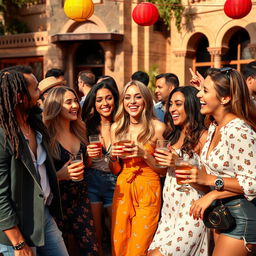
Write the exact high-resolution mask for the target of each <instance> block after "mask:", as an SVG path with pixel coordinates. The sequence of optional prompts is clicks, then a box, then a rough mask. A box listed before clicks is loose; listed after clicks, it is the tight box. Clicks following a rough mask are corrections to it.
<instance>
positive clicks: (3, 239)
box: [0, 66, 68, 256]
mask: <svg viewBox="0 0 256 256" xmlns="http://www.w3.org/2000/svg"><path fill="white" fill-rule="evenodd" d="M39 95H40V90H39V89H38V82H37V80H36V78H35V76H34V75H33V74H32V71H31V69H30V68H28V67H24V66H16V67H12V68H8V69H5V70H2V71H0V254H1V253H2V254H3V255H4V256H13V255H15V256H32V255H38V256H41V255H42V256H68V253H67V250H66V247H65V244H64V242H63V239H62V236H61V232H60V231H59V229H58V228H57V225H56V223H55V221H54V219H53V217H52V213H53V212H54V213H56V214H58V215H59V214H61V206H60V198H59V188H58V182H57V178H56V172H55V169H54V166H53V163H52V159H51V158H50V156H49V153H48V147H47V140H48V139H49V138H48V137H47V131H46V128H45V127H44V125H43V123H42V121H41V119H40V115H39V118H38V111H37V107H36V104H37V100H38V98H39ZM50 212H51V213H50Z"/></svg>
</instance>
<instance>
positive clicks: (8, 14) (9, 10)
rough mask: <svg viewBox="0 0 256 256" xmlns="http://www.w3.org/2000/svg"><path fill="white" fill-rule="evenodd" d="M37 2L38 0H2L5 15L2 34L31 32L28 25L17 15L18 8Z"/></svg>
mask: <svg viewBox="0 0 256 256" xmlns="http://www.w3.org/2000/svg"><path fill="white" fill-rule="evenodd" d="M36 2H37V0H0V12H1V13H2V15H3V22H0V35H1V34H2V35H6V34H17V33H26V32H29V30H28V26H27V25H26V24H25V23H24V22H22V21H20V20H19V19H18V17H17V16H18V13H19V11H18V8H21V7H22V6H24V5H25V4H28V3H36ZM1 13H0V14H1Z"/></svg>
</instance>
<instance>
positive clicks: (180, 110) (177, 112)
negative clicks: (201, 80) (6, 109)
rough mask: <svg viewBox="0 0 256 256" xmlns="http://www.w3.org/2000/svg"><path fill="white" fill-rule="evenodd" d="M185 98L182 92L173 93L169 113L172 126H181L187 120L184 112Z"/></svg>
mask: <svg viewBox="0 0 256 256" xmlns="http://www.w3.org/2000/svg"><path fill="white" fill-rule="evenodd" d="M184 104H185V97H184V95H183V93H182V92H175V93H174V94H173V95H172V97H171V99H170V108H169V113H170V114H171V117H172V120H173V123H174V125H176V126H183V125H185V123H186V120H187V114H186V112H185V107H184Z"/></svg>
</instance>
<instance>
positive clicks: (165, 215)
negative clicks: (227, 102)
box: [148, 86, 208, 256]
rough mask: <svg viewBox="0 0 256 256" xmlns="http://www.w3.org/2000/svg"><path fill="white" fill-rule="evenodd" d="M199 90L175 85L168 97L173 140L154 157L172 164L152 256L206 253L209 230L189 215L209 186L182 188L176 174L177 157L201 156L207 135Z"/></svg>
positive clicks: (167, 118)
mask: <svg viewBox="0 0 256 256" xmlns="http://www.w3.org/2000/svg"><path fill="white" fill-rule="evenodd" d="M197 93H198V90H197V89H196V88H194V87H192V86H183V87H178V88H175V89H174V90H173V91H172V92H171V94H170V96H169V99H168V102H167V108H166V109H167V110H168V112H167V113H166V118H165V119H166V123H167V127H168V128H167V130H166V132H165V136H166V138H167V139H168V140H169V141H170V146H169V150H170V152H166V151H163V150H160V149H157V150H156V153H155V158H156V160H157V161H158V162H159V163H160V164H161V165H163V166H166V167H169V168H168V171H167V175H166V180H165V184H164V189H163V201H164V202H163V207H162V211H161V219H160V222H159V225H158V229H157V231H156V234H155V236H154V240H153V242H152V244H151V245H150V248H149V253H148V255H149V256H166V255H175V256H192V255H193V256H199V255H200V256H201V255H202V256H203V255H204V256H207V255H208V233H207V230H206V227H205V226H204V223H203V221H202V220H194V219H193V218H192V217H191V216H189V210H190V206H191V204H192V203H193V201H194V200H197V199H198V198H200V197H201V196H202V195H203V194H204V192H203V191H206V190H208V189H207V187H203V186H202V187H199V186H195V185H193V184H191V186H188V187H186V191H182V190H180V185H178V184H177V181H176V175H175V166H174V159H175V157H177V155H179V156H187V157H188V158H193V159H197V161H200V160H199V156H200V153H201V149H202V147H203V145H204V142H205V138H206V134H207V132H206V128H205V127H204V116H203V115H202V114H200V102H199V100H198V98H197V97H196V94H197Z"/></svg>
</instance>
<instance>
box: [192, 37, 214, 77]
mask: <svg viewBox="0 0 256 256" xmlns="http://www.w3.org/2000/svg"><path fill="white" fill-rule="evenodd" d="M208 47H209V42H208V39H207V37H206V36H205V35H203V34H201V36H200V37H199V38H198V40H197V43H196V47H195V48H196V54H195V57H194V59H193V70H197V71H198V72H199V73H200V74H202V75H203V74H205V71H206V70H207V69H208V68H211V67H213V60H212V58H211V55H210V53H209V52H208V50H207V48H208Z"/></svg>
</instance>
